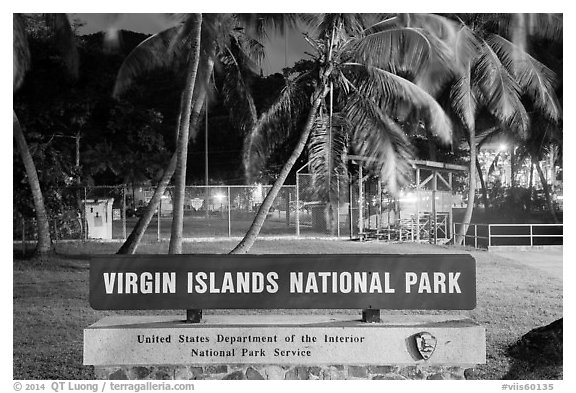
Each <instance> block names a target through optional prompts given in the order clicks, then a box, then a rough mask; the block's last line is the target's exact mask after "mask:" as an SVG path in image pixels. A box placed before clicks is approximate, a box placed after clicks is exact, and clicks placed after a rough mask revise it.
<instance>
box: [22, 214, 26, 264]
mask: <svg viewBox="0 0 576 393" xmlns="http://www.w3.org/2000/svg"><path fill="white" fill-rule="evenodd" d="M25 254H26V219H25V218H24V217H22V255H23V256H24V255H25Z"/></svg>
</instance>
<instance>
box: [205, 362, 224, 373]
mask: <svg viewBox="0 0 576 393" xmlns="http://www.w3.org/2000/svg"><path fill="white" fill-rule="evenodd" d="M205 371H206V373H207V374H222V373H227V372H228V366H227V365H226V364H219V365H217V366H208V367H206V370H205Z"/></svg>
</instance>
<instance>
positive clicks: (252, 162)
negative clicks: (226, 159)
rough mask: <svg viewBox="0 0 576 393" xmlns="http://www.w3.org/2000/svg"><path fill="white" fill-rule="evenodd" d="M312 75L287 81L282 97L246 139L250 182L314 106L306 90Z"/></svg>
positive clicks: (247, 175) (245, 158)
mask: <svg viewBox="0 0 576 393" xmlns="http://www.w3.org/2000/svg"><path fill="white" fill-rule="evenodd" d="M309 78H310V75H309V74H304V75H302V76H301V77H300V78H297V79H296V80H293V81H291V80H287V84H286V86H285V87H284V88H283V89H282V91H281V92H280V96H279V97H278V99H277V100H276V101H275V102H274V103H273V104H272V105H271V106H270V108H268V110H267V111H266V112H264V113H263V114H262V115H260V117H259V118H258V121H257V122H256V124H255V125H254V126H253V128H252V130H251V131H250V132H249V133H248V134H247V135H246V137H245V139H244V149H243V163H244V170H245V174H246V177H247V179H248V181H250V182H251V181H253V179H255V178H256V177H257V176H258V175H259V174H260V173H261V171H262V168H263V167H264V166H265V165H266V161H267V160H268V157H270V154H271V153H272V152H273V151H274V149H275V148H276V147H277V146H278V145H280V144H282V143H283V142H284V141H286V140H287V139H288V138H289V137H290V135H291V134H292V133H293V132H294V130H296V129H297V126H298V124H299V123H300V122H301V120H302V118H303V117H304V115H305V114H306V113H307V111H308V110H309V108H310V105H311V103H310V99H309V96H308V92H307V91H306V82H308V79H309Z"/></svg>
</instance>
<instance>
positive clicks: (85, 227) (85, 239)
mask: <svg viewBox="0 0 576 393" xmlns="http://www.w3.org/2000/svg"><path fill="white" fill-rule="evenodd" d="M87 197H88V193H87V191H86V186H84V203H83V204H82V221H83V222H84V241H87V240H88V220H86V198H87Z"/></svg>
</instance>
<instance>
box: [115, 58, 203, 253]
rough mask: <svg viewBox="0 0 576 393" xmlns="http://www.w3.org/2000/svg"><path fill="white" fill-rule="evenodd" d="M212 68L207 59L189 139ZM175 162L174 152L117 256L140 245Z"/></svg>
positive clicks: (198, 115) (193, 133)
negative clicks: (143, 210)
mask: <svg viewBox="0 0 576 393" xmlns="http://www.w3.org/2000/svg"><path fill="white" fill-rule="evenodd" d="M213 67H214V61H213V60H212V59H209V60H208V65H207V73H206V75H208V76H207V77H206V81H205V82H206V84H203V85H201V86H198V94H197V97H196V99H195V101H194V107H193V109H192V119H191V120H190V139H193V138H194V137H195V136H196V135H197V134H198V123H199V121H200V115H201V113H202V107H203V106H204V101H205V99H206V86H207V81H208V78H209V75H211V74H212V69H213ZM181 99H182V101H183V102H185V97H184V94H182V98H181ZM181 118H182V116H180V118H179V119H178V130H179V129H180V120H181ZM176 162H177V154H176V152H174V154H173V155H172V158H171V159H170V163H169V164H168V167H167V168H166V170H165V171H164V175H163V176H162V179H161V180H160V182H159V183H158V185H157V186H156V190H154V195H152V199H150V202H149V203H148V206H147V207H146V211H145V212H144V214H143V215H142V217H140V219H139V220H138V222H137V223H136V226H135V227H134V229H133V230H132V232H131V233H130V235H129V236H128V238H127V239H126V241H125V242H124V244H123V245H122V247H120V249H119V250H118V252H117V254H134V253H135V252H136V248H137V247H138V245H139V244H140V241H141V240H142V237H143V236H144V232H146V228H148V225H150V221H151V220H152V217H153V216H154V212H155V211H156V209H157V208H158V205H159V204H160V200H161V198H162V196H163V195H164V193H165V192H166V188H167V187H168V184H170V180H171V179H172V176H173V175H174V172H175V171H176Z"/></svg>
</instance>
